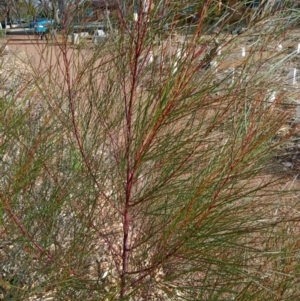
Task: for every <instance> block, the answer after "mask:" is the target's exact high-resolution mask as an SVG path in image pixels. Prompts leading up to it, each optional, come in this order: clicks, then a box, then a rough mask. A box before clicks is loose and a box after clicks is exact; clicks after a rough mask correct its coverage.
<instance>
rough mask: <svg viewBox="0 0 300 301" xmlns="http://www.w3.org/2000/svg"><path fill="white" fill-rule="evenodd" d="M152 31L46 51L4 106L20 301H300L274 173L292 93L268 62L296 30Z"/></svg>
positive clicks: (5, 231) (288, 224)
mask: <svg viewBox="0 0 300 301" xmlns="http://www.w3.org/2000/svg"><path fill="white" fill-rule="evenodd" d="M207 4H209V3H207ZM169 9H170V10H171V11H172V5H171V6H170V7H169ZM174 9H175V7H174ZM153 15H154V13H153ZM175 15H176V14H173V17H174V16H175ZM151 16H152V15H151V13H150V15H149V16H144V17H143V18H141V19H140V22H138V23H136V24H133V25H132V23H128V24H127V23H126V22H127V19H123V20H119V21H120V26H119V27H118V32H116V33H115V35H112V34H111V35H110V37H109V38H108V39H107V40H105V42H104V43H102V44H101V45H98V46H95V45H90V46H91V47H90V48H89V47H88V44H87V46H86V47H84V48H83V47H79V48H76V47H70V45H69V44H68V43H67V42H66V41H67V38H66V37H65V36H62V37H60V40H59V41H58V40H57V41H56V42H59V43H60V44H59V47H53V44H49V45H44V44H43V46H42V47H41V48H39V49H40V53H39V55H40V58H41V59H40V60H39V62H42V64H41V65H39V64H37V61H30V62H26V67H25V69H26V70H30V74H27V76H26V77H23V81H22V82H21V83H20V84H19V86H18V87H17V88H15V89H13V90H10V91H9V92H8V93H6V94H5V93H4V94H3V95H4V96H3V102H2V104H1V110H0V121H1V133H0V141H1V143H0V154H1V156H2V159H1V162H0V164H1V166H0V167H1V168H0V178H1V182H0V214H1V223H0V233H1V240H2V242H0V243H2V245H3V247H1V249H0V252H1V253H0V254H1V257H0V258H1V259H0V260H1V266H2V267H3V270H4V272H2V275H1V281H0V287H1V290H2V294H3V298H4V299H5V300H6V299H11V300H38V299H39V298H42V300H43V298H44V299H46V297H47V298H48V297H49V298H53V299H54V300H241V301H242V300H243V301H246V300H247V301H248V300H256V301H258V300H259V301H261V300H297V296H298V291H299V285H298V280H297V271H298V263H297V262H298V256H297V252H298V249H299V246H298V233H297V229H298V226H299V218H298V216H297V212H298V209H299V208H298V204H297V200H296V201H295V200H294V199H293V197H294V194H293V191H289V192H286V191H285V189H284V188H283V186H282V185H283V183H284V182H282V177H281V174H278V173H275V172H273V173H271V172H270V170H272V167H274V154H275V153H276V151H277V148H278V146H279V145H280V144H281V143H282V141H280V140H277V141H274V137H276V136H277V133H278V130H279V129H280V128H281V127H282V125H284V124H285V123H286V122H287V120H288V114H287V113H286V112H285V111H284V110H283V107H282V104H281V103H282V102H283V101H284V100H286V99H287V97H288V95H287V94H288V92H287V91H286V90H284V89H283V88H282V89H281V87H282V83H281V79H280V78H274V76H273V75H274V73H275V72H277V71H278V72H279V71H280V70H281V69H280V68H281V63H278V53H272V54H271V55H268V56H267V58H265V56H263V55H260V54H261V53H262V51H263V49H264V48H263V47H264V45H269V44H271V43H272V41H274V39H279V38H280V37H281V34H282V33H283V32H284V28H283V27H281V26H280V25H281V24H279V23H278V22H277V21H276V22H277V23H272V24H271V25H272V26H270V27H268V26H266V25H265V23H264V22H261V23H260V22H258V23H257V24H253V25H251V26H253V28H251V26H250V27H249V29H248V31H246V32H245V33H243V34H241V35H239V36H232V35H228V34H227V33H226V32H224V31H223V32H221V33H220V34H219V35H217V34H215V35H214V36H212V35H207V32H206V27H205V26H204V25H205V22H206V21H205V20H203V23H202V24H198V25H197V26H196V29H195V30H194V31H193V34H190V35H187V34H186V35H183V34H181V35H178V34H175V33H174V32H175V30H176V28H177V27H176V26H177V24H178V23H176V22H175V21H176V20H175V19H176V18H175V17H174V22H173V23H172V22H170V24H171V23H172V25H171V26H170V29H169V30H168V31H167V32H165V35H166V38H162V35H161V33H162V31H163V30H164V25H165V23H164V22H161V23H162V24H159V26H157V27H152V24H154V23H152V19H151V18H152V17H151ZM280 16H284V15H281V14H280V13H278V15H277V14H275V17H278V18H279V17H280ZM147 17H148V18H149V20H147ZM153 18H155V16H154V17H153ZM170 20H171V14H170V15H168V16H167V19H166V20H164V21H165V22H169V21H170ZM271 20H272V19H270V21H271ZM276 20H277V19H276ZM121 21H122V22H123V23H122V22H121ZM274 24H275V25H274ZM284 24H285V23H284ZM258 29H259V30H263V32H264V33H265V34H264V35H260V36H258V37H257V35H254V34H253V33H255V32H257V30H258ZM63 34H64V32H63V33H62V35H63ZM249 36H251V37H252V38H253V37H256V38H257V41H256V43H253V44H252V45H251V47H250V46H249V45H248V44H247V56H246V57H241V55H240V46H241V45H242V43H245V45H246V43H247V41H248V40H249ZM61 41H62V42H61ZM216 43H219V44H220V45H218V44H216ZM243 45H244V44H243ZM217 46H222V55H218V47H217ZM151 56H153V61H152V58H151ZM215 62H217V63H218V67H217V69H216V65H215ZM281 62H285V58H283V59H282V60H281ZM228 65H229V66H230V67H231V66H234V67H235V73H233V70H232V69H230V70H231V71H230V70H229V71H228ZM9 78H10V77H7V79H6V80H7V81H8V80H9ZM270 89H274V90H275V89H276V90H277V89H278V90H280V91H279V92H278V95H279V96H277V97H276V99H275V100H274V101H273V102H271V101H270V100H269V98H268V95H269V94H270ZM2 249H3V250H4V252H2Z"/></svg>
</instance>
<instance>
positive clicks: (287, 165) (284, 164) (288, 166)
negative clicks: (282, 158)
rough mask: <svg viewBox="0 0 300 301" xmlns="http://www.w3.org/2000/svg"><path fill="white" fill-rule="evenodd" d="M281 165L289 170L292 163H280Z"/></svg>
mask: <svg viewBox="0 0 300 301" xmlns="http://www.w3.org/2000/svg"><path fill="white" fill-rule="evenodd" d="M281 164H282V165H283V166H284V167H287V168H291V167H292V166H293V163H291V162H282V163H281Z"/></svg>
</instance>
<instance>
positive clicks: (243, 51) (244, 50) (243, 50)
mask: <svg viewBox="0 0 300 301" xmlns="http://www.w3.org/2000/svg"><path fill="white" fill-rule="evenodd" d="M245 56H246V49H245V47H242V57H245Z"/></svg>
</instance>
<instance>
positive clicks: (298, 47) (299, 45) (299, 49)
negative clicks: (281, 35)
mask: <svg viewBox="0 0 300 301" xmlns="http://www.w3.org/2000/svg"><path fill="white" fill-rule="evenodd" d="M297 53H298V54H299V53H300V43H299V44H298V45H297Z"/></svg>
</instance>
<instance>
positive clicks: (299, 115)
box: [296, 105, 300, 122]
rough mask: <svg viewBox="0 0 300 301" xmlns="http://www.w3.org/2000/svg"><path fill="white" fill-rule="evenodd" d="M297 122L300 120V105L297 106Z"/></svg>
mask: <svg viewBox="0 0 300 301" xmlns="http://www.w3.org/2000/svg"><path fill="white" fill-rule="evenodd" d="M296 122H300V105H297V106H296Z"/></svg>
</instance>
